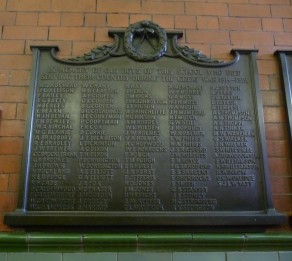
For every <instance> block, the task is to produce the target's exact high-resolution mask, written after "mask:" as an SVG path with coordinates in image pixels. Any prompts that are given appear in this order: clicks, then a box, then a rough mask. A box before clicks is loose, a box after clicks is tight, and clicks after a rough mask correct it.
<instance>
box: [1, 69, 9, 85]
mask: <svg viewBox="0 0 292 261" xmlns="http://www.w3.org/2000/svg"><path fill="white" fill-rule="evenodd" d="M8 81H9V71H4V70H1V71H0V86H1V85H8Z"/></svg>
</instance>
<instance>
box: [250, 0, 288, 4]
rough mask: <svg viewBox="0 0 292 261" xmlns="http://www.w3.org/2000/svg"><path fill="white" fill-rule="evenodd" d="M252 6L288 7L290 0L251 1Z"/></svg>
mask: <svg viewBox="0 0 292 261" xmlns="http://www.w3.org/2000/svg"><path fill="white" fill-rule="evenodd" d="M249 2H250V3H251V4H263V5H269V4H271V5H286V4H290V0H250V1H249Z"/></svg>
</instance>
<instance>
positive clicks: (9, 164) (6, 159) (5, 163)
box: [0, 155, 21, 205]
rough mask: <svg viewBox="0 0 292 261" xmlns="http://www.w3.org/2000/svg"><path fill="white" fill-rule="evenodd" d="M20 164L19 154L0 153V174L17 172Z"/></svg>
mask: <svg viewBox="0 0 292 261" xmlns="http://www.w3.org/2000/svg"><path fill="white" fill-rule="evenodd" d="M20 165H21V157H20V156H11V155H0V174H7V173H18V172H19V171H20ZM0 205H1V204H0Z"/></svg>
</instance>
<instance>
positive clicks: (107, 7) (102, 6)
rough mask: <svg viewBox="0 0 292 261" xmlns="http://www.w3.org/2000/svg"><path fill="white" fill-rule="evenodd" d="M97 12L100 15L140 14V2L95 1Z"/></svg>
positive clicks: (134, 0)
mask: <svg viewBox="0 0 292 261" xmlns="http://www.w3.org/2000/svg"><path fill="white" fill-rule="evenodd" d="M97 12H101V13H140V12H141V6H140V1H136V0H127V1H118V0H97Z"/></svg>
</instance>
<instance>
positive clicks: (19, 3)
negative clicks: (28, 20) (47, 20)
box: [7, 0, 51, 11]
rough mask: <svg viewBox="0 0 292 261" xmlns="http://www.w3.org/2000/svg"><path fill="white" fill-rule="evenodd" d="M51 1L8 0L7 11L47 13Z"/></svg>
mask: <svg viewBox="0 0 292 261" xmlns="http://www.w3.org/2000/svg"><path fill="white" fill-rule="evenodd" d="M50 9H51V0H41V1H39V0H9V1H7V10H8V11H49V10H50Z"/></svg>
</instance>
